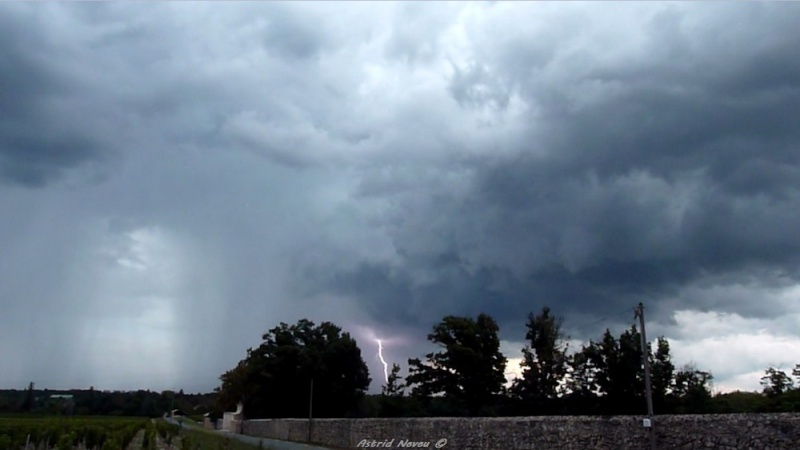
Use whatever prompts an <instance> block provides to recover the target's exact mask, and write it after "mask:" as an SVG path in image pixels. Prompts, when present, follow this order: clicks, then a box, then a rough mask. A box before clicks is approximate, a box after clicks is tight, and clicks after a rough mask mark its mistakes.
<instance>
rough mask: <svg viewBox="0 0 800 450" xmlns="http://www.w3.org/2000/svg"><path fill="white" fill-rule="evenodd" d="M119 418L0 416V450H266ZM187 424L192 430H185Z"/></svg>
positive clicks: (165, 425) (195, 429)
mask: <svg viewBox="0 0 800 450" xmlns="http://www.w3.org/2000/svg"><path fill="white" fill-rule="evenodd" d="M186 422H187V423H186V425H184V426H183V427H182V428H181V427H178V426H177V425H173V424H169V423H167V422H165V421H163V420H151V419H147V418H117V417H69V418H64V417H29V416H28V417H25V416H6V417H0V450H22V449H25V448H27V449H28V450H95V449H96V450H255V449H259V448H260V449H262V450H268V449H269V447H268V446H263V447H259V446H253V445H250V444H246V443H244V442H241V441H238V440H236V439H231V438H229V437H226V436H223V435H220V434H217V433H216V432H213V431H209V430H204V429H202V427H200V426H199V425H197V423H196V422H192V421H190V420H188V419H187V420H186ZM187 425H190V426H187Z"/></svg>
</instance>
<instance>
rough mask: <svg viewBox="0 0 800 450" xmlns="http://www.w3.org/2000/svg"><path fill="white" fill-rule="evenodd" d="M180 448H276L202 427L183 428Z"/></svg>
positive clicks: (190, 449) (203, 449)
mask: <svg viewBox="0 0 800 450" xmlns="http://www.w3.org/2000/svg"><path fill="white" fill-rule="evenodd" d="M180 437H181V439H180V449H179V450H274V447H273V446H271V445H269V444H263V445H252V444H248V443H246V442H242V441H240V440H238V439H236V438H230V437H228V436H224V435H221V434H219V433H217V432H215V431H211V430H205V429H202V428H194V427H193V428H183V429H182V430H181V432H180Z"/></svg>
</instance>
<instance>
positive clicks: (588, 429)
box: [243, 414, 800, 450]
mask: <svg viewBox="0 0 800 450" xmlns="http://www.w3.org/2000/svg"><path fill="white" fill-rule="evenodd" d="M642 419H643V418H642V417H635V416H617V417H590V416H583V417H578V416H563V417H502V418H417V419H314V420H313V422H312V430H311V442H314V443H317V444H320V445H324V446H330V447H334V448H337V449H355V448H404V447H405V444H406V443H407V442H411V443H413V442H428V443H429V445H428V447H427V448H437V447H435V445H434V444H435V443H437V442H443V441H442V440H443V439H446V440H447V444H446V446H444V447H442V448H446V449H455V450H488V449H503V450H534V449H535V450H549V449H552V450H587V449H592V450H624V449H631V450H638V449H642V450H649V448H650V444H649V439H648V432H647V429H646V428H644V427H643V425H642ZM654 426H655V434H656V442H657V444H656V448H657V449H659V450H666V449H680V450H689V449H703V450H714V449H719V450H733V449H743V450H767V449H769V450H798V449H800V414H721V415H682V416H656V418H655V421H654ZM308 431H309V430H308V420H305V419H275V420H248V421H245V423H244V424H243V432H244V434H248V435H252V436H259V437H267V438H273V439H283V440H290V441H296V442H308ZM359 444H360V445H359Z"/></svg>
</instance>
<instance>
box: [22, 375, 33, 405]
mask: <svg viewBox="0 0 800 450" xmlns="http://www.w3.org/2000/svg"><path fill="white" fill-rule="evenodd" d="M33 387H34V384H33V381H31V382H30V384H28V390H27V391H26V392H25V400H24V401H23V402H22V411H24V412H31V411H33V407H34V397H33Z"/></svg>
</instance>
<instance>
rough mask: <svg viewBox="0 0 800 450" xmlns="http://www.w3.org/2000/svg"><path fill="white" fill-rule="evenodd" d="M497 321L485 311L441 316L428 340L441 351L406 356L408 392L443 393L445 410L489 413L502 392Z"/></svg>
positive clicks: (420, 394) (502, 365)
mask: <svg viewBox="0 0 800 450" xmlns="http://www.w3.org/2000/svg"><path fill="white" fill-rule="evenodd" d="M498 331H499V327H498V326H497V323H496V322H495V321H494V319H492V318H491V317H490V316H489V315H487V314H480V315H478V317H477V320H473V319H471V318H469V317H455V316H447V317H445V318H444V319H443V320H442V322H440V323H438V324H437V325H435V326H434V327H433V333H431V334H429V335H428V340H430V341H431V342H433V343H435V344H437V345H439V346H440V347H441V348H442V350H441V351H439V352H436V353H429V354H427V355H426V359H427V361H426V362H424V363H423V362H421V361H420V360H419V359H409V360H408V364H409V374H408V376H407V377H406V382H407V383H408V385H409V386H411V387H412V391H411V394H412V396H414V397H424V398H430V397H432V396H438V395H444V398H445V400H447V401H448V403H449V406H450V407H451V408H452V409H451V411H450V413H455V414H459V413H467V414H470V415H479V414H487V413H490V412H491V411H492V409H493V407H494V406H495V403H496V400H497V396H498V395H499V394H501V393H502V392H503V391H504V384H505V367H506V358H505V356H503V354H502V353H501V352H500V338H499V337H498V335H497V333H498Z"/></svg>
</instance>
